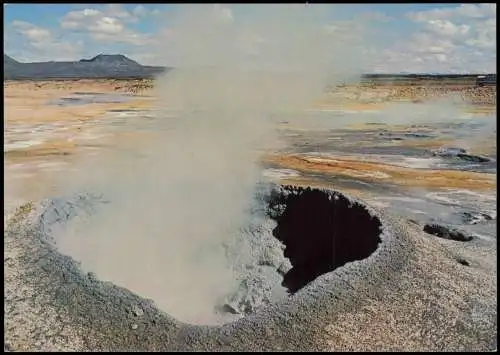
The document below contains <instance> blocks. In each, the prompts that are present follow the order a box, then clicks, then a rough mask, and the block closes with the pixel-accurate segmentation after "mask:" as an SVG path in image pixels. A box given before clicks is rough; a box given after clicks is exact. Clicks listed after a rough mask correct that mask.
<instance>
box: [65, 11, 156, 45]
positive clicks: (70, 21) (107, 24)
mask: <svg viewBox="0 0 500 355" xmlns="http://www.w3.org/2000/svg"><path fill="white" fill-rule="evenodd" d="M134 16H135V15H132V14H131V13H129V12H128V11H126V10H125V9H123V8H122V7H121V5H119V4H110V5H108V6H107V7H106V8H105V10H104V11H100V10H96V9H84V10H79V11H71V12H68V13H67V14H66V15H64V16H63V18H62V19H61V20H60V25H61V28H63V29H65V30H70V31H78V32H80V33H88V34H89V35H90V36H91V38H92V39H93V40H95V41H98V42H103V43H113V42H115V43H120V42H121V43H128V44H132V45H135V46H142V45H147V44H151V43H152V36H151V35H148V34H142V33H137V32H135V31H133V30H131V29H129V28H127V26H126V24H125V22H134V21H136V17H134Z"/></svg>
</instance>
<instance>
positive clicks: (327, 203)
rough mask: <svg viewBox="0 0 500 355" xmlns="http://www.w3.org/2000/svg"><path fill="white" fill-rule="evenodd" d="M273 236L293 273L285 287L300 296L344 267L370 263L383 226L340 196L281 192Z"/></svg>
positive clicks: (274, 199) (273, 200) (272, 207)
mask: <svg viewBox="0 0 500 355" xmlns="http://www.w3.org/2000/svg"><path fill="white" fill-rule="evenodd" d="M268 205H269V215H270V216H271V218H273V219H274V220H275V221H276V222H277V226H276V228H274V230H273V235H274V237H276V238H277V239H278V240H279V241H281V242H282V243H283V244H284V245H285V250H284V256H285V257H286V258H288V259H289V260H290V262H291V264H292V268H291V269H290V270H289V271H288V272H287V273H286V274H285V275H284V277H283V283H282V285H283V286H284V287H286V288H287V289H288V290H289V292H290V293H294V292H296V291H298V290H299V289H301V288H302V287H304V286H306V285H307V284H308V283H310V282H311V281H313V280H314V279H316V278H317V277H318V276H320V275H322V274H324V273H327V272H330V271H333V270H335V269H336V268H338V267H340V266H343V265H344V264H346V263H348V262H351V261H355V260H361V259H364V258H367V257H368V256H370V255H371V254H372V253H373V252H374V251H375V250H376V248H377V246H378V244H379V243H380V241H381V240H380V232H381V229H380V227H381V223H380V221H379V219H378V218H376V217H374V216H372V215H371V214H370V213H369V212H368V210H367V209H366V208H365V207H364V206H363V205H362V204H360V203H358V202H355V201H351V200H350V199H348V198H347V197H345V196H343V195H342V194H341V193H339V192H336V191H329V190H322V189H314V188H301V187H293V186H281V188H280V190H276V191H274V192H273V193H271V195H270V200H269V202H268Z"/></svg>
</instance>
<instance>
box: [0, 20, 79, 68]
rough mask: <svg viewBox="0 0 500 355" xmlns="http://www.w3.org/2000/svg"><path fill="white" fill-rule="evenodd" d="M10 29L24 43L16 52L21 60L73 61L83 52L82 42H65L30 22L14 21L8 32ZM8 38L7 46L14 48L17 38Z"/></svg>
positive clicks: (6, 40)
mask: <svg viewBox="0 0 500 355" xmlns="http://www.w3.org/2000/svg"><path fill="white" fill-rule="evenodd" d="M10 29H11V30H12V31H13V32H14V35H18V36H20V39H21V41H22V42H23V43H24V46H23V48H21V49H18V50H17V51H16V50H14V52H15V53H16V54H17V57H18V59H19V60H72V59H73V58H74V57H75V56H77V55H78V54H79V53H80V51H81V47H82V43H81V42H79V41H74V42H70V41H65V40H63V39H62V38H61V37H60V36H58V35H56V34H54V33H53V32H52V31H51V30H49V29H47V28H44V27H40V26H37V25H34V24H32V23H30V22H26V21H18V20H14V21H12V23H10V25H9V26H8V27H7V29H6V32H7V33H8V32H9V30H10ZM6 37H7V38H5V43H6V45H9V44H10V45H11V47H12V44H13V42H14V43H15V42H17V41H16V38H15V36H14V38H13V37H12V36H10V37H8V36H6ZM7 49H8V48H7Z"/></svg>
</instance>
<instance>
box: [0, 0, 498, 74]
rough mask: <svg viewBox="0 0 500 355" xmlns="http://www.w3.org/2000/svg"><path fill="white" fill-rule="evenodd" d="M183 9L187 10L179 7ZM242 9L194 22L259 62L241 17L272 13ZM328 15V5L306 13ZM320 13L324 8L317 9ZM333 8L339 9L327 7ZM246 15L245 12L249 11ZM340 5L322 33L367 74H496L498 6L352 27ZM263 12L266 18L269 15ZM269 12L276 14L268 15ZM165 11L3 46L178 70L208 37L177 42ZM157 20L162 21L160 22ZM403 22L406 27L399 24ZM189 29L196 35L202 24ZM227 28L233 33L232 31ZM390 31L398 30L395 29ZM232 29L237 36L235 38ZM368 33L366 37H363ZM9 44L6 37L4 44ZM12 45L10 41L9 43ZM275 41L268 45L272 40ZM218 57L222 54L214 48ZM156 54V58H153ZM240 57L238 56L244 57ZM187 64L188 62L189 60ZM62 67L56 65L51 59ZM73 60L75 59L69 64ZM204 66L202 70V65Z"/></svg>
mask: <svg viewBox="0 0 500 355" xmlns="http://www.w3.org/2000/svg"><path fill="white" fill-rule="evenodd" d="M182 6H183V7H186V6H190V5H182ZM245 6H246V5H241V6H240V5H206V6H202V7H200V9H201V10H198V11H202V15H203V16H197V18H198V19H199V21H201V22H206V21H212V22H214V23H217V26H215V27H214V26H212V27H211V28H214V30H216V31H221V32H224V35H225V36H226V37H227V43H235V42H237V43H238V46H239V47H240V48H239V50H238V51H239V53H246V54H247V55H250V56H256V57H257V56H258V55H259V51H262V50H274V49H272V48H271V49H266V48H267V47H266V46H267V45H266V43H267V42H268V40H269V39H268V38H266V34H265V31H264V30H263V31H261V33H259V34H255V33H247V32H245V30H244V26H245V24H244V23H245V21H246V17H251V16H257V15H258V16H265V15H266V13H267V12H269V11H271V10H272V9H274V8H276V5H266V7H264V8H265V9H266V11H263V13H259V14H253V13H252V12H251V11H246V10H247V9H246V8H245V11H239V10H240V9H241V8H243V7H245ZM310 6H311V7H317V8H322V10H325V9H327V10H328V11H330V10H331V8H332V5H310ZM321 6H323V7H321ZM333 6H337V5H333ZM247 7H249V6H247ZM341 8H342V5H338V7H337V8H336V9H335V11H331V12H332V13H334V16H333V18H330V22H328V21H326V22H325V24H324V31H326V32H327V33H330V35H332V36H337V37H341V38H343V39H344V40H345V41H346V42H348V43H349V47H351V48H352V47H353V44H356V43H359V45H361V44H363V45H364V46H365V48H364V50H363V53H364V55H366V56H367V57H369V58H367V59H369V61H370V62H371V63H370V64H371V67H369V68H368V67H367V70H368V71H374V72H400V71H401V72H495V71H496V4H462V5H458V6H449V7H434V8H432V9H426V10H423V11H413V12H408V13H406V14H405V15H404V16H403V18H398V19H395V18H393V17H391V16H389V15H388V14H387V13H384V12H382V11H370V12H366V11H360V12H359V13H358V14H357V15H352V16H351V18H350V20H348V21H346V20H345V17H344V20H339V18H336V17H335V13H338V11H339V9H340V10H342V9H341ZM267 9H269V11H267ZM273 11H274V10H273ZM168 16H169V15H168V12H167V11H165V12H164V11H160V10H159V9H158V8H152V7H150V6H147V5H141V4H138V5H136V6H135V7H127V8H125V7H124V6H123V5H121V4H108V5H104V6H100V7H95V8H93V7H90V6H89V7H87V8H80V9H77V10H76V9H75V10H73V11H70V12H68V13H66V14H65V15H64V16H62V17H61V18H60V19H59V23H58V25H59V27H58V28H51V29H48V28H43V27H40V26H36V25H34V24H28V23H23V22H22V21H14V22H12V23H11V26H7V27H6V30H5V34H6V37H5V38H6V40H5V43H6V46H7V47H8V48H11V47H16V48H17V51H19V50H20V48H21V46H23V47H24V50H25V52H26V53H28V52H29V51H30V50H31V51H32V53H31V54H32V56H35V57H37V58H38V60H41V57H43V56H42V55H41V54H42V53H41V51H42V50H46V51H52V52H53V55H54V54H57V55H63V54H64V56H65V57H68V58H69V57H71V56H72V55H73V56H76V55H77V54H79V53H80V52H81V51H80V49H82V46H83V48H84V49H85V51H84V52H85V54H87V55H95V54H97V53H98V52H101V51H113V52H118V51H119V52H120V53H124V54H127V55H131V57H132V58H134V59H136V60H138V61H139V62H141V63H143V64H150V65H167V66H172V65H177V63H179V62H182V60H181V57H182V56H183V55H182V53H177V50H176V48H178V47H179V43H180V41H183V40H189V43H199V44H200V45H199V47H198V48H191V49H190V50H192V51H197V50H202V48H203V47H206V46H210V45H211V43H210V37H211V35H210V34H208V33H207V34H206V33H200V32H199V31H196V30H195V29H193V30H192V31H184V32H183V34H182V36H186V35H189V36H195V37H196V38H198V39H197V41H196V40H195V39H194V38H187V39H183V38H181V37H182V36H180V34H179V33H175V31H173V28H175V27H178V28H179V27H182V26H179V25H178V24H173V23H171V22H170V19H169V17H168ZM153 20H155V25H156V24H157V25H158V26H157V28H156V29H155V30H153V31H151V32H147V33H146V32H140V31H139V30H138V28H140V26H141V25H142V24H145V23H146V22H149V23H150V22H151V21H153ZM157 20H163V21H161V22H159V21H157ZM404 21H406V22H407V23H406V24H405V23H404ZM201 22H200V23H199V24H197V25H193V24H192V21H190V20H189V19H187V21H186V23H190V24H191V25H193V26H195V27H200V26H202V25H203V23H201ZM231 26H233V28H231ZM391 26H401V27H398V28H397V29H396V28H394V27H391ZM234 28H238V31H237V33H238V35H237V36H238V38H237V39H236V38H233V37H235V36H236V34H235V33H234V32H232V31H233V30H234ZM368 28H369V30H368ZM9 29H13V30H14V31H15V33H17V34H18V35H20V36H21V37H22V38H21V41H13V40H12V36H10V35H9V33H8V31H9ZM9 36H10V37H9ZM8 38H10V40H9V39H8ZM273 40H274V39H273ZM219 46H220V48H218V49H217V50H221V51H224V50H227V48H224V45H220V43H219ZM159 48H161V50H159ZM242 49H244V50H242ZM188 56H189V57H190V58H193V57H194V56H192V55H191V54H189V55H188ZM51 59H54V60H55V59H60V58H55V57H53V58H51ZM72 59H75V60H76V59H79V58H78V57H74V58H72ZM207 64H208V63H207Z"/></svg>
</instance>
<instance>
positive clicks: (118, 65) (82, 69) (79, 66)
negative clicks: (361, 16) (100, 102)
mask: <svg viewBox="0 0 500 355" xmlns="http://www.w3.org/2000/svg"><path fill="white" fill-rule="evenodd" d="M165 70H168V68H165V67H154V66H145V65H141V64H139V63H137V62H136V61H133V60H132V59H130V58H127V57H126V56H124V55H121V54H99V55H98V56H96V57H94V58H92V59H82V60H80V61H78V62H38V63H20V62H18V61H16V60H14V59H13V58H11V57H9V56H8V55H6V54H4V70H3V72H4V80H16V79H17V80H19V79H86V78H95V79H97V78H101V79H103V78H111V79H128V78H150V77H153V76H155V75H157V74H160V73H162V72H164V71H165Z"/></svg>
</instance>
